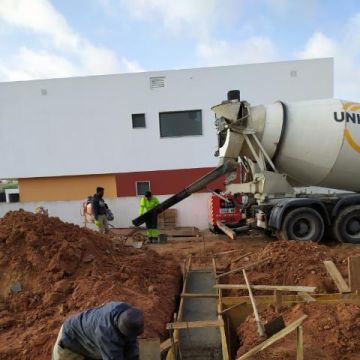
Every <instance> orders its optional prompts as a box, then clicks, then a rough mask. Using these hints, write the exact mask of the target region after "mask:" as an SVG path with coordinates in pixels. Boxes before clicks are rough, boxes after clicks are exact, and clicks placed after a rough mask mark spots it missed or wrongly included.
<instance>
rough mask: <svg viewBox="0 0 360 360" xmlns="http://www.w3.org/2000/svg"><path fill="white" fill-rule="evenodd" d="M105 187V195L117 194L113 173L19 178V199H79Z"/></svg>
mask: <svg viewBox="0 0 360 360" xmlns="http://www.w3.org/2000/svg"><path fill="white" fill-rule="evenodd" d="M98 186H101V187H104V188H105V191H106V196H107V197H109V198H114V197H116V196H117V191H116V179H115V175H112V174H107V175H87V176H61V177H51V178H29V179H19V190H20V201H21V202H31V201H58V200H80V199H86V197H87V196H89V195H93V194H94V193H95V190H96V187H98Z"/></svg>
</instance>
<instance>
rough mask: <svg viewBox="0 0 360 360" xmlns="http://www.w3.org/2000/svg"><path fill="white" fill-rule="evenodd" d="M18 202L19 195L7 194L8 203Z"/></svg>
mask: <svg viewBox="0 0 360 360" xmlns="http://www.w3.org/2000/svg"><path fill="white" fill-rule="evenodd" d="M19 201H20V195H19V194H16V193H14V194H9V202H10V203H16V202H19Z"/></svg>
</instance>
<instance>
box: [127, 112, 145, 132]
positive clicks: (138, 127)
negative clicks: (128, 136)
mask: <svg viewBox="0 0 360 360" xmlns="http://www.w3.org/2000/svg"><path fill="white" fill-rule="evenodd" d="M140 115H141V116H143V117H144V126H134V121H136V119H135V117H136V116H140ZM131 125H132V128H133V129H146V116H145V113H136V114H131Z"/></svg>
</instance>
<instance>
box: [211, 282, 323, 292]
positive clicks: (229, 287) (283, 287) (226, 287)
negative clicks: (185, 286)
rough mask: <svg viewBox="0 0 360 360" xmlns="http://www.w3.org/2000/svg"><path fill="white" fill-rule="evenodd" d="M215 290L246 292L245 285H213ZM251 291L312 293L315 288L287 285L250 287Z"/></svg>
mask: <svg viewBox="0 0 360 360" xmlns="http://www.w3.org/2000/svg"><path fill="white" fill-rule="evenodd" d="M214 288H215V289H223V290H246V289H247V286H246V285H245V284H217V285H214ZM251 288H252V289H253V290H269V291H274V290H278V291H290V292H292V291H294V292H299V291H304V292H314V291H315V290H316V286H287V285H251Z"/></svg>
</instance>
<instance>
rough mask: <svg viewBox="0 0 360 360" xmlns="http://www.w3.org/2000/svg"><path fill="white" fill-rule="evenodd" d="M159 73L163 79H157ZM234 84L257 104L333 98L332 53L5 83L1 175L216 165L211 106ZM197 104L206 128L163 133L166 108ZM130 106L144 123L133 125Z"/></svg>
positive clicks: (0, 110) (0, 104)
mask: <svg viewBox="0 0 360 360" xmlns="http://www.w3.org/2000/svg"><path fill="white" fill-rule="evenodd" d="M154 76H164V77H165V87H164V88H158V89H151V88H150V78H151V77H154ZM230 89H240V90H241V97H242V98H243V99H246V100H248V101H249V102H250V103H251V104H253V105H255V104H259V103H269V102H273V101H276V100H283V101H285V102H287V101H296V100H305V99H318V98H328V97H332V96H333V61H332V59H316V60H301V61H287V62H278V63H267V64H254V65H236V66H226V67H215V68H199V69H190V70H172V71H159V72H148V73H137V74H122V75H105V76H91V77H81V78H67V79H53V80H35V81H25V82H11V83H0V125H1V126H0V154H1V166H0V179H1V178H15V179H17V178H21V179H22V178H32V177H37V178H39V177H60V176H78V175H88V174H115V173H129V172H141V171H153V170H170V169H187V168H202V167H203V168H206V167H214V166H216V164H217V160H216V158H214V156H213V153H214V150H215V148H216V141H217V139H216V131H215V127H214V114H213V113H212V112H211V110H210V108H211V106H213V105H215V104H218V103H220V102H221V101H222V100H223V99H225V97H226V93H227V91H228V90H230ZM194 109H201V110H202V134H203V135H199V136H186V137H176V138H161V137H160V132H159V112H164V111H182V110H194ZM133 113H134V114H135V113H145V116H146V128H144V129H132V122H131V114H133ZM39 186H40V185H39ZM51 193H53V191H51Z"/></svg>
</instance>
